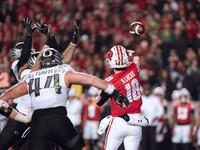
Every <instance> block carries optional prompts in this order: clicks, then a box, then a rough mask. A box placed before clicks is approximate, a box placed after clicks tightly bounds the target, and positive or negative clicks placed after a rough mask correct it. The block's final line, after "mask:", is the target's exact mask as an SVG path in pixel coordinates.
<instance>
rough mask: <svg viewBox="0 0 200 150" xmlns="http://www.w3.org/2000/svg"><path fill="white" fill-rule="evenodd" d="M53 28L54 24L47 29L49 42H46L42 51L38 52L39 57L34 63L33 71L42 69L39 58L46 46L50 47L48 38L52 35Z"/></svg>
mask: <svg viewBox="0 0 200 150" xmlns="http://www.w3.org/2000/svg"><path fill="white" fill-rule="evenodd" d="M51 28H52V25H48V29H47V30H48V31H47V42H46V44H45V45H44V46H43V47H42V49H41V50H40V53H39V54H38V57H37V59H36V61H35V65H34V67H33V69H32V71H37V70H40V65H39V58H40V55H41V53H42V52H43V51H44V50H45V49H46V48H49V45H48V43H49V42H48V39H49V38H50V36H51Z"/></svg>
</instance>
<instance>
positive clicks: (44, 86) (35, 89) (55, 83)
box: [25, 64, 74, 110]
mask: <svg viewBox="0 0 200 150" xmlns="http://www.w3.org/2000/svg"><path fill="white" fill-rule="evenodd" d="M68 71H74V69H73V68H72V67H71V66H70V65H67V64H63V65H58V66H55V67H51V68H46V69H42V70H38V71H34V72H31V73H29V74H27V75H25V81H26V83H27V88H28V93H29V94H30V96H31V105H32V109H33V110H37V109H45V108H53V107H58V106H64V107H65V106H66V100H67V98H68V93H69V90H70V88H68V87H66V85H65V81H64V76H65V74H66V73H67V72H68Z"/></svg>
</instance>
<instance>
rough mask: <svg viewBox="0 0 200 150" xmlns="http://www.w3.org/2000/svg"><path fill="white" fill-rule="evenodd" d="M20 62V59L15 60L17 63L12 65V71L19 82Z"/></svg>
mask: <svg viewBox="0 0 200 150" xmlns="http://www.w3.org/2000/svg"><path fill="white" fill-rule="evenodd" d="M18 62H19V59H17V60H15V61H14V62H13V63H12V65H11V69H12V71H13V73H14V75H15V77H16V79H17V81H19V78H18V72H19V70H18V68H17V64H18Z"/></svg>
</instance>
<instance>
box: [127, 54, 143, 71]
mask: <svg viewBox="0 0 200 150" xmlns="http://www.w3.org/2000/svg"><path fill="white" fill-rule="evenodd" d="M127 52H128V55H129V57H130V58H131V57H133V62H134V63H135V64H136V65H137V67H138V69H139V68H140V57H139V55H138V53H136V52H135V51H133V50H127Z"/></svg>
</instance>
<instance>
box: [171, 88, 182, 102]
mask: <svg viewBox="0 0 200 150" xmlns="http://www.w3.org/2000/svg"><path fill="white" fill-rule="evenodd" d="M179 96H180V91H179V90H174V91H173V92H172V95H171V98H172V100H179Z"/></svg>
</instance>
